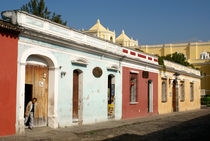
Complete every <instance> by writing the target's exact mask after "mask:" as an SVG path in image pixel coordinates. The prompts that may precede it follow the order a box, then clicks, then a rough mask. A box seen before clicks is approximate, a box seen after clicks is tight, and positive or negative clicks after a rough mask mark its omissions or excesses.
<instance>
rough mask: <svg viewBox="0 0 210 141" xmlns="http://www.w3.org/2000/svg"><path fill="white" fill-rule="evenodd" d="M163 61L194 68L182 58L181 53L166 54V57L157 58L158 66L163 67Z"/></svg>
mask: <svg viewBox="0 0 210 141" xmlns="http://www.w3.org/2000/svg"><path fill="white" fill-rule="evenodd" d="M159 60H160V61H159ZM163 60H168V61H172V62H175V63H178V64H181V65H184V66H190V67H192V68H194V66H193V65H192V64H190V63H189V62H188V61H187V58H186V57H185V56H184V54H183V53H178V52H175V53H173V54H168V55H166V56H161V57H159V58H158V62H159V64H160V65H164V61H163Z"/></svg>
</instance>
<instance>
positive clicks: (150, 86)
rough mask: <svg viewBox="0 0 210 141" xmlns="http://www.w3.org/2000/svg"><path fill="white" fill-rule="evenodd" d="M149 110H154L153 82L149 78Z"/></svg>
mask: <svg viewBox="0 0 210 141" xmlns="http://www.w3.org/2000/svg"><path fill="white" fill-rule="evenodd" d="M148 112H153V82H152V80H148Z"/></svg>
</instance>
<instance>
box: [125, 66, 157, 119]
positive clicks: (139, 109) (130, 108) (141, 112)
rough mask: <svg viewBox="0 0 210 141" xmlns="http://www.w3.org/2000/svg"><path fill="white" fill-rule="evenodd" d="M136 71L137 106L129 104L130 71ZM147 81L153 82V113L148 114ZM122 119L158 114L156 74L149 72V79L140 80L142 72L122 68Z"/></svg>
mask: <svg viewBox="0 0 210 141" xmlns="http://www.w3.org/2000/svg"><path fill="white" fill-rule="evenodd" d="M131 70H134V71H138V72H139V73H138V78H137V81H138V82H137V85H138V87H137V101H138V104H135V105H131V104H130V71H131ZM148 80H152V81H153V112H152V113H148ZM122 85H123V86H122V93H123V94H122V95H123V97H122V100H123V103H122V118H123V119H127V118H136V117H141V116H147V115H153V114H158V74H157V73H152V72H149V78H146V79H145V78H142V70H137V69H134V68H128V67H123V84H122Z"/></svg>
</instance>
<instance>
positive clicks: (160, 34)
mask: <svg viewBox="0 0 210 141" xmlns="http://www.w3.org/2000/svg"><path fill="white" fill-rule="evenodd" d="M28 1H29V0H1V4H0V11H4V10H13V9H19V8H20V7H21V5H22V4H25V3H26V2H28ZM45 2H46V4H47V6H48V8H49V10H50V11H55V12H56V13H58V14H61V15H62V17H63V19H64V20H67V22H68V26H70V27H73V28H75V29H78V30H81V29H82V28H84V29H85V30H87V29H89V28H90V27H91V26H92V25H94V24H95V23H96V20H97V18H99V19H100V21H101V23H102V24H103V25H104V26H105V27H108V28H109V29H110V30H115V31H116V34H117V36H118V35H119V34H120V33H121V30H122V29H124V30H125V33H126V34H127V35H128V36H129V37H133V38H134V39H137V40H138V41H139V44H164V43H177V42H190V41H210V0H45Z"/></svg>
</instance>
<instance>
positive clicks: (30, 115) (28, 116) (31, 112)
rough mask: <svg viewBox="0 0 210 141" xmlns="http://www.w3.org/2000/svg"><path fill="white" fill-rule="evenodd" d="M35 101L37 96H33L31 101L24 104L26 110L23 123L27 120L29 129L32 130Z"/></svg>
mask: <svg viewBox="0 0 210 141" xmlns="http://www.w3.org/2000/svg"><path fill="white" fill-rule="evenodd" d="M36 101H37V98H33V99H32V101H30V102H29V103H28V104H27V106H26V112H25V121H24V122H25V124H26V123H27V121H28V120H29V119H30V120H29V129H31V130H32V127H33V124H34V111H35V103H36Z"/></svg>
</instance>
